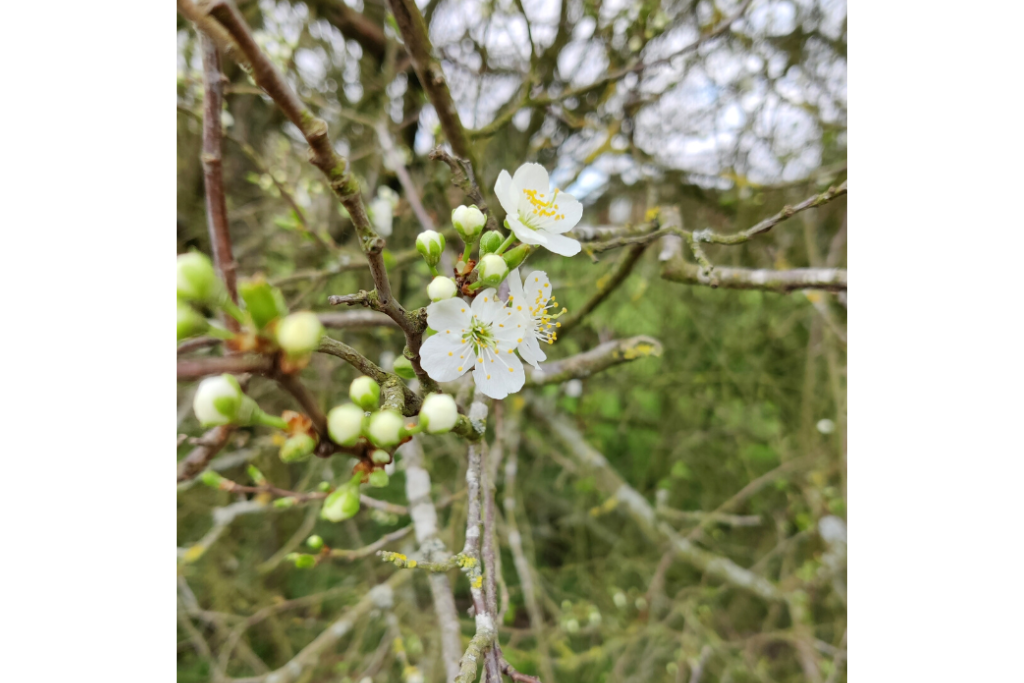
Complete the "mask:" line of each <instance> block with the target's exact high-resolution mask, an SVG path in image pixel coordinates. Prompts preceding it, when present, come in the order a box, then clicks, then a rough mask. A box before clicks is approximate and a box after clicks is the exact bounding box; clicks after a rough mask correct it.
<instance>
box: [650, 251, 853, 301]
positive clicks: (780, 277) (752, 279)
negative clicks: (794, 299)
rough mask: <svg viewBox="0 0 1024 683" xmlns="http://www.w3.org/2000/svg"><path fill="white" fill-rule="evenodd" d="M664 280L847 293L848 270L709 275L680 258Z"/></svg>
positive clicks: (664, 274) (666, 268) (743, 270)
mask: <svg viewBox="0 0 1024 683" xmlns="http://www.w3.org/2000/svg"><path fill="white" fill-rule="evenodd" d="M661 277H662V278H663V279H665V280H671V281H672V282H682V283H684V284H688V285H708V286H710V287H722V288H724V289H760V290H763V291H766V292H782V293H786V292H792V291H794V290H798V289H824V290H827V291H830V292H843V291H846V270H844V269H842V268H794V269H792V270H768V269H751V268H723V267H715V268H714V270H712V271H711V272H710V274H708V273H707V272H706V271H705V270H704V269H703V268H701V267H700V266H698V265H696V264H694V263H688V262H686V261H684V260H683V259H682V257H681V256H679V255H677V256H676V257H675V258H673V259H672V260H670V261H667V262H666V263H665V265H664V267H663V268H662V271H661Z"/></svg>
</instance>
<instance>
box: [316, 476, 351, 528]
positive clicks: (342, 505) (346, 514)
mask: <svg viewBox="0 0 1024 683" xmlns="http://www.w3.org/2000/svg"><path fill="white" fill-rule="evenodd" d="M357 512H359V491H358V490H357V489H356V487H354V486H350V485H347V484H346V485H345V486H342V487H341V488H339V489H337V490H336V491H334V493H332V494H331V495H329V496H327V498H325V499H324V506H323V508H321V509H320V517H321V518H323V519H326V520H327V521H329V522H342V521H344V520H346V519H349V518H351V517H355V515H356V513H357Z"/></svg>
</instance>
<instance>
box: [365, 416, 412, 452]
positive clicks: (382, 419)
mask: <svg viewBox="0 0 1024 683" xmlns="http://www.w3.org/2000/svg"><path fill="white" fill-rule="evenodd" d="M404 426H405V421H404V420H403V419H402V416H401V415H399V414H398V413H396V412H394V411H391V410H382V411H380V412H378V413H374V414H373V415H372V416H370V424H369V425H368V426H367V428H366V435H367V436H368V437H370V441H372V442H373V443H374V444H375V445H376V446H379V447H381V448H388V447H390V446H397V445H398V442H399V441H401V440H402V435H401V431H402V427H404Z"/></svg>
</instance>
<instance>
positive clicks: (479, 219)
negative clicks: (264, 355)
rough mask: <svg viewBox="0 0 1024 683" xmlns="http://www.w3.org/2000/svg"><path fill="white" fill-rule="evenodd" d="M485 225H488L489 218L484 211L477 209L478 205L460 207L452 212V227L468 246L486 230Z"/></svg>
mask: <svg viewBox="0 0 1024 683" xmlns="http://www.w3.org/2000/svg"><path fill="white" fill-rule="evenodd" d="M485 223H487V218H486V217H485V216H484V214H483V211H481V210H480V209H478V208H476V204H473V205H471V206H459V207H457V208H456V209H453V210H452V225H454V226H455V229H456V230H457V231H458V233H459V235H461V236H462V239H463V241H465V242H466V244H470V243H471V242H472V241H473V240H474V239H476V236H477V235H479V234H480V231H481V230H483V229H484V224H485Z"/></svg>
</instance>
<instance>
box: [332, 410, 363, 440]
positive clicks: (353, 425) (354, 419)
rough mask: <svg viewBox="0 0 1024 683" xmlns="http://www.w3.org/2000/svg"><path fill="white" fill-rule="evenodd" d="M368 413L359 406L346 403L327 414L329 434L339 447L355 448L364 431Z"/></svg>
mask: <svg viewBox="0 0 1024 683" xmlns="http://www.w3.org/2000/svg"><path fill="white" fill-rule="evenodd" d="M364 417H366V412H365V411H364V410H363V409H362V408H360V407H359V406H357V405H353V404H351V403H346V404H345V405H341V406H336V407H334V408H332V409H331V412H329V413H327V433H328V434H330V435H331V440H332V441H333V442H334V443H336V444H338V445H339V446H354V445H355V443H356V441H358V440H359V435H360V434H362V431H363V418H364Z"/></svg>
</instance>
